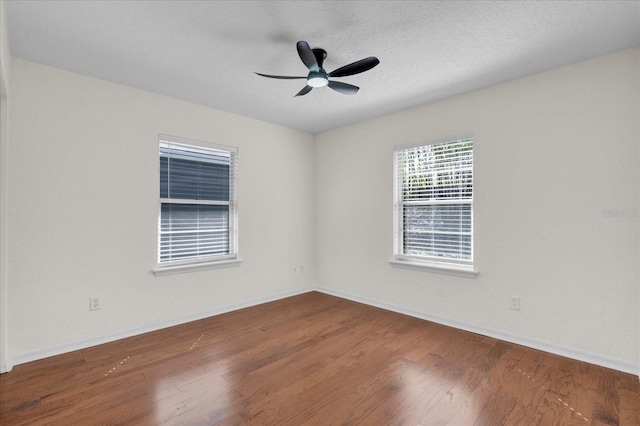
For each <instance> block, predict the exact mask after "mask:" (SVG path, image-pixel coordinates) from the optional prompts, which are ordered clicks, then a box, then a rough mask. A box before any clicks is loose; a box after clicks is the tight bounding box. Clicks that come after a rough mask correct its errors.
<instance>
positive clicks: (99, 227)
mask: <svg viewBox="0 0 640 426" xmlns="http://www.w3.org/2000/svg"><path fill="white" fill-rule="evenodd" d="M12 67H13V68H12V82H13V86H12V89H13V90H12V92H13V96H14V97H13V103H12V108H11V111H10V117H9V118H10V120H11V129H10V132H11V137H10V149H11V164H12V167H11V171H10V181H11V182H12V184H11V185H10V187H9V215H10V224H9V226H10V229H11V234H12V238H11V240H10V243H9V256H8V263H9V274H10V280H9V298H10V301H11V302H10V304H9V312H8V314H9V329H10V331H11V340H10V355H11V359H12V361H13V362H14V363H20V362H24V361H25V360H30V359H35V358H39V357H42V356H46V355H49V354H53V353H59V352H62V351H65V350H69V349H72V348H74V347H82V346H86V345H87V344H89V343H100V342H102V341H106V340H110V339H113V338H116V337H122V336H124V335H129V334H134V333H136V332H140V331H144V330H148V329H153V328H157V327H161V326H166V325H170V324H174V323H177V322H181V321H184V320H188V319H193V318H198V317H202V316H208V315H211V314H213V313H216V312H220V311H225V310H228V309H232V308H234V307H237V306H243V305H246V304H251V303H255V302H256V301H262V300H267V299H270V298H273V297H279V296H281V295H288V294H292V293H296V292H300V291H303V290H305V289H308V288H310V287H311V286H312V280H311V277H312V276H313V272H314V268H313V261H314V254H313V240H314V237H313V232H314V227H313V226H314V212H313V209H314V199H313V193H314V191H313V184H314V181H313V177H314V173H313V167H314V162H313V152H314V146H313V135H311V134H307V133H303V132H300V131H296V130H291V129H287V128H284V127H280V126H276V125H272V124H267V123H264V122H260V121H256V120H251V119H248V118H244V117H240V116H237V115H233V114H229V113H225V112H221V111H216V110H213V109H210V108H205V107H201V106H197V105H194V104H190V103H186V102H182V101H178V100H175V99H171V98H167V97H163V96H159V95H155V94H151V93H148V92H144V91H140V90H135V89H131V88H128V87H124V86H120V85H116V84H112V83H109V82H105V81H101V80H97V79H92V78H88V77H84V76H80V75H78V74H73V73H70V72H66V71H62V70H58V69H55V68H50V67H45V66H42V65H38V64H35V63H32V62H27V61H24V60H19V59H15V58H14V60H13V64H12ZM159 133H162V134H168V135H174V136H179V137H184V138H191V139H196V140H202V141H208V142H213V143H218V144H225V145H231V146H236V147H238V148H239V167H240V175H239V206H238V210H239V230H240V237H239V250H240V257H241V258H242V259H243V263H242V264H241V266H239V267H231V268H224V269H215V270H207V271H199V272H191V273H184V274H177V275H169V276H162V277H155V276H154V275H153V274H152V272H151V271H152V269H153V268H154V267H155V266H156V259H157V226H158V222H157V221H158V211H159V204H158V202H159V201H158V196H159V192H158V191H159V189H158V185H159V184H158V134H159ZM13 165H16V166H15V167H14V166H13ZM299 265H304V273H300V272H297V271H294V268H296V267H298V266H299ZM91 296H98V297H100V300H101V304H102V309H101V310H100V311H95V312H90V311H89V297H91Z"/></svg>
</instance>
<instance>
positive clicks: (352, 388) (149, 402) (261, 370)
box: [0, 292, 640, 426]
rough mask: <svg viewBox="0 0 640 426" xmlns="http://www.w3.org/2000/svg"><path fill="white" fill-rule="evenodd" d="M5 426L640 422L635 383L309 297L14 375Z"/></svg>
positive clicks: (3, 392)
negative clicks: (42, 425)
mask: <svg viewBox="0 0 640 426" xmlns="http://www.w3.org/2000/svg"><path fill="white" fill-rule="evenodd" d="M0 424H2V425H6V426H8V425H25V424H29V425H39V424H55V425H90V424H104V425H115V424H122V425H130V424H136V425H138V424H142V425H213V424H220V425H245V424H252V425H275V424H277V425H295V426H299V425H344V424H362V425H412V426H415V425H425V426H426V425H463V426H464V425H492V426H494V425H594V426H595V425H640V384H639V382H638V377H637V376H632V375H630V374H625V373H621V372H618V371H614V370H609V369H606V368H602V367H598V366H595V365H591V364H586V363H583V362H579V361H574V360H570V359H566V358H562V357H559V356H555V355H552V354H548V353H545V352H540V351H537V350H533V349H528V348H525V347H522V346H518V345H515V344H511V343H506V342H503V341H500V340H496V339H492V338H489V337H484V336H480V335H477V334H473V333H468V332H464V331H460V330H456V329H453V328H449V327H445V326H441V325H437V324H434V323H430V322H427V321H423V320H419V319H416V318H412V317H408V316H404V315H401V314H397V313H393V312H388V311H385V310H382V309H378V308H374V307H370V306H366V305H362V304H358V303H355V302H351V301H348V300H343V299H339V298H336V297H332V296H328V295H325V294H321V293H316V292H312V293H307V294H303V295H300V296H295V297H291V298H287V299H283V300H279V301H276V302H272V303H267V304H264V305H260V306H255V307H251V308H247V309H243V310H239V311H235V312H231V313H228V314H224V315H219V316H216V317H211V318H207V319H204V320H201V321H196V322H192V323H189V324H184V325H180V326H177V327H172V328H170V329H164V330H160V331H157V332H153V333H147V334H144V335H140V336H136V337H132V338H128V339H123V340H120V341H117V342H113V343H108V344H105V345H101V346H96V347H93V348H88V349H85V350H80V351H76V352H72V353H68V354H64V355H60V356H56V357H51V358H47V359H44V360H40V361H35V362H32V363H28V364H22V365H18V366H16V367H14V369H13V370H12V371H11V372H9V373H6V374H3V375H0Z"/></svg>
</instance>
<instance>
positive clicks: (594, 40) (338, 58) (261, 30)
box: [6, 0, 640, 133]
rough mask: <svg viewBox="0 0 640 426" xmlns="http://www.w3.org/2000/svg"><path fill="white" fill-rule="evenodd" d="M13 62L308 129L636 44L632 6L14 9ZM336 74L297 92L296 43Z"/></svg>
mask: <svg viewBox="0 0 640 426" xmlns="http://www.w3.org/2000/svg"><path fill="white" fill-rule="evenodd" d="M6 6H7V7H6V9H7V17H8V26H9V39H10V48H11V53H12V56H14V57H18V58H23V59H27V60H30V61H34V62H39V63H42V64H46V65H51V66H54V67H57V68H61V69H65V70H69V71H73V72H76V73H80V74H85V75H89V76H93V77H97V78H101V79H104V80H109V81H113V82H117V83H120V84H124V85H126V86H131V87H136V88H140V89H144V90H148V91H151V92H156V93H160V94H164V95H167V96H171V97H174V98H178V99H183V100H187V101H191V102H195V103H198V104H202V105H207V106H210V107H213V108H218V109H221V110H225V111H230V112H233V113H237V114H241V115H244V116H248V117H253V118H256V119H260V120H264V121H269V122H273V123H277V124H282V125H285V126H288V127H291V128H296V129H301V130H305V131H308V132H312V133H317V132H321V131H325V130H328V129H332V128H336V127H340V126H343V125H347V124H351V123H354V122H357V121H361V120H364V119H368V118H372V117H376V116H379V115H383V114H386V113H390V112H394V111H398V110H402V109H405V108H409V107H412V106H415V105H418V104H422V103H426V102H429V101H433V100H436V99H441V98H444V97H448V96H452V95H456V94H459V93H464V92H467V91H470V90H474V89H478V88H482V87H486V86H490V85H493V84H496V83H500V82H503V81H507V80H511V79H514V78H518V77H522V76H525V75H530V74H534V73H537V72H540V71H544V70H548V69H552V68H556V67H559V66H563V65H567V64H571V63H575V62H579V61H582V60H585V59H589V58H592V57H596V56H600V55H604V54H608V53H611V52H615V51H619V50H623V49H627V48H630V47H636V46H638V45H640V2H638V1H539V2H538V1H473V2H472V1H389V2H386V1H341V2H335V1H167V0H162V1H131V0H129V1H89V0H84V1H75V0H74V1H52V0H46V1H18V0H10V1H8V2H7V4H6ZM298 40H306V41H308V42H309V44H310V45H311V47H322V48H324V49H325V50H326V51H327V52H328V57H327V59H326V61H325V69H326V70H327V71H332V70H333V69H335V68H338V67H340V66H342V65H345V64H348V63H351V62H354V61H356V60H359V59H362V58H364V57H367V56H377V57H378V58H379V59H380V65H378V66H377V67H376V68H374V69H372V70H370V71H368V72H365V73H363V74H358V75H354V76H350V77H344V78H340V79H336V80H340V81H343V82H345V83H350V84H355V85H357V86H359V87H360V91H359V92H358V93H357V94H356V95H354V96H347V95H342V94H340V93H337V92H334V91H333V90H330V89H329V88H326V87H325V88H319V89H314V90H313V91H312V92H311V93H309V94H308V95H306V96H302V97H296V98H294V97H293V96H294V95H295V94H296V93H297V92H298V91H299V90H300V89H301V88H302V87H303V86H304V83H305V82H304V80H272V79H266V78H263V77H258V76H256V75H255V74H254V72H262V73H266V74H279V75H299V76H305V75H306V74H307V69H306V68H305V66H304V65H303V64H302V62H301V61H300V59H299V57H298V55H297V52H296V46H295V44H296V42H297V41H298Z"/></svg>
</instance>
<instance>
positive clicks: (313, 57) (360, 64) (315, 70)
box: [256, 41, 380, 98]
mask: <svg viewBox="0 0 640 426" xmlns="http://www.w3.org/2000/svg"><path fill="white" fill-rule="evenodd" d="M296 47H297V48H298V55H299V56H300V59H302V62H303V63H304V64H305V65H306V67H307V68H309V74H308V75H307V76H306V77H289V76H284V75H269V74H261V73H259V72H257V73H256V74H258V75H259V76H262V77H268V78H279V79H283V80H297V79H306V80H307V85H306V86H305V87H303V88H302V90H300V91H299V92H298V93H297V94H296V95H295V96H302V95H306V94H307V93H309V92H310V91H311V90H312V89H313V88H314V87H324V86H329V88H331V89H333V90H335V91H336V92H339V93H343V94H345V95H355V94H356V93H357V92H358V90H359V89H360V88H359V87H358V86H354V85H352V84H347V83H341V82H339V81H333V80H329V78H330V77H331V78H333V77H347V76H349V75H354V74H359V73H361V72H365V71H368V70H370V69H371V68H373V67H375V66H376V65H378V64H379V63H380V61H379V60H378V58H376V57H375V56H369V57H368V58H364V59H361V60H359V61H356V62H353V63H351V64H349V65H345V66H343V67H340V68H338V69H337V70H334V71H331V72H330V73H327V72H326V71H325V70H324V68H322V64H323V63H324V60H325V59H326V58H327V52H326V50H324V49H319V48H316V49H312V48H310V47H309V43H307V42H306V41H299V42H298V43H297V44H296ZM295 96H294V98H295Z"/></svg>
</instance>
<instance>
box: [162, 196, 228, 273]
mask: <svg viewBox="0 0 640 426" xmlns="http://www.w3.org/2000/svg"><path fill="white" fill-rule="evenodd" d="M160 233H161V237H160V253H161V254H160V261H161V262H163V261H169V260H179V259H185V258H194V257H202V256H212V255H226V254H229V206H212V205H201V204H171V203H163V204H162V209H161V219H160Z"/></svg>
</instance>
